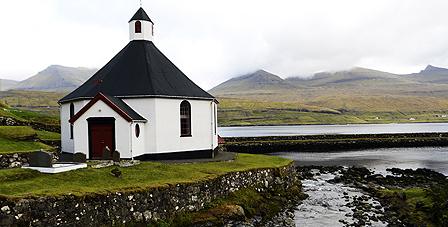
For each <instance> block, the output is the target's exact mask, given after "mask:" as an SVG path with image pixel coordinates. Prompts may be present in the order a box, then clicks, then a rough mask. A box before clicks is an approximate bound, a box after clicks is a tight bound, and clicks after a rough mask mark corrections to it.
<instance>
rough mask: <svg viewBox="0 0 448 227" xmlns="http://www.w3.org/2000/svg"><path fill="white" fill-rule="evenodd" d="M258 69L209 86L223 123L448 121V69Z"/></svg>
mask: <svg viewBox="0 0 448 227" xmlns="http://www.w3.org/2000/svg"><path fill="white" fill-rule="evenodd" d="M258 75H259V71H257V72H256V73H254V74H252V75H245V76H242V77H236V78H233V79H231V80H229V81H227V82H224V83H222V84H220V85H218V86H217V87H215V88H213V89H211V90H210V92H211V93H212V94H214V95H215V96H218V97H219V98H220V101H221V105H220V108H219V120H220V121H219V122H220V124H221V125H260V124H261V125H273V124H346V123H400V122H448V118H446V116H445V115H446V114H448V83H445V82H443V81H444V80H446V81H448V70H447V69H442V68H437V67H433V66H428V67H427V68H426V69H425V70H422V71H421V72H419V73H416V74H411V75H398V74H392V73H387V72H381V71H376V70H371V69H365V68H354V69H351V70H346V71H340V72H327V73H318V74H316V75H314V76H313V77H312V78H307V79H303V78H287V79H281V78H280V77H278V76H276V77H275V75H270V77H269V79H268V80H264V78H265V77H263V76H258ZM248 78H249V79H250V80H249V79H248ZM272 78H276V80H275V82H272ZM279 80H282V81H279ZM285 83H286V84H289V86H288V85H285ZM266 84H269V86H267V85H266ZM278 84H281V85H280V86H277V85H278ZM322 110H324V111H322Z"/></svg>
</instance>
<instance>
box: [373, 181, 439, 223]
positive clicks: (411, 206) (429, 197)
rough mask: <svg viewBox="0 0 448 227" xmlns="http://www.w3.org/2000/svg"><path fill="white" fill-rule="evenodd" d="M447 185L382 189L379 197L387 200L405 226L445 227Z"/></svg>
mask: <svg viewBox="0 0 448 227" xmlns="http://www.w3.org/2000/svg"><path fill="white" fill-rule="evenodd" d="M447 189H448V185H439V186H437V187H434V186H433V187H431V188H429V189H424V188H407V189H382V190H380V191H379V192H378V193H379V196H380V197H381V198H383V199H387V200H388V203H389V204H390V205H391V207H392V209H393V210H395V211H396V212H398V214H399V216H400V220H402V221H404V224H405V225H412V226H446V225H447V224H448V210H446V206H447V204H448V203H447V199H448V191H447Z"/></svg>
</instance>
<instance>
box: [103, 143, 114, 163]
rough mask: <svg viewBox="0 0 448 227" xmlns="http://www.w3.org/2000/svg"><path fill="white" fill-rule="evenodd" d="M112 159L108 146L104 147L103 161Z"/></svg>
mask: <svg viewBox="0 0 448 227" xmlns="http://www.w3.org/2000/svg"><path fill="white" fill-rule="evenodd" d="M111 157H112V153H111V151H110V149H109V147H108V146H105V147H104V149H103V157H102V158H103V160H110V159H111Z"/></svg>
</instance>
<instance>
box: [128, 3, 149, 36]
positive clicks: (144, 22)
mask: <svg viewBox="0 0 448 227" xmlns="http://www.w3.org/2000/svg"><path fill="white" fill-rule="evenodd" d="M153 38H154V23H153V22H152V21H151V19H150V18H149V16H148V14H146V12H145V10H144V9H143V8H142V7H140V8H139V9H138V10H137V12H136V13H135V14H134V16H133V17H132V18H131V20H129V39H130V40H131V41H132V40H147V41H153Z"/></svg>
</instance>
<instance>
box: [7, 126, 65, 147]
mask: <svg viewBox="0 0 448 227" xmlns="http://www.w3.org/2000/svg"><path fill="white" fill-rule="evenodd" d="M57 140H60V135H59V134H58V133H54V132H47V131H37V130H34V129H33V128H31V127H28V126H0V154H9V153H23V152H31V151H36V150H40V149H44V150H52V149H53V148H52V147H51V146H48V145H46V144H44V143H42V142H39V141H57Z"/></svg>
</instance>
